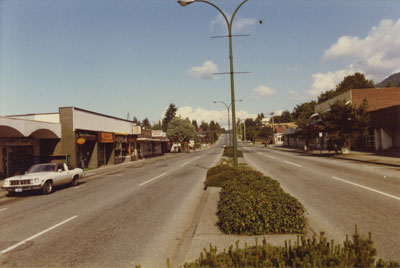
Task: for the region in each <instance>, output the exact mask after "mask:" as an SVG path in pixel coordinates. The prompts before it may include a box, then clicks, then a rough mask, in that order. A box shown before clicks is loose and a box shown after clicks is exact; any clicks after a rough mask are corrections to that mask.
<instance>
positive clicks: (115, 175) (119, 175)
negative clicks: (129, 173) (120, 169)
mask: <svg viewBox="0 0 400 268" xmlns="http://www.w3.org/2000/svg"><path fill="white" fill-rule="evenodd" d="M122 175H124V174H112V176H113V177H121V176H122Z"/></svg>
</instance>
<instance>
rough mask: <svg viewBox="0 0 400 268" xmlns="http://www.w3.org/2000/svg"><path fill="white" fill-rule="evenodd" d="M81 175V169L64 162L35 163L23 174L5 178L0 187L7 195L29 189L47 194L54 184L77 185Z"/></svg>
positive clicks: (82, 174)
mask: <svg viewBox="0 0 400 268" xmlns="http://www.w3.org/2000/svg"><path fill="white" fill-rule="evenodd" d="M83 176H84V173H83V170H82V169H80V168H73V167H72V166H71V165H69V164H66V163H46V164H37V165H33V166H32V167H31V168H30V169H29V170H28V171H27V172H26V173H25V174H24V175H18V176H14V177H10V178H7V179H5V180H4V182H3V186H2V187H1V188H2V189H5V190H7V191H8V193H9V195H12V193H18V192H22V191H30V190H41V191H42V193H43V194H49V193H51V192H52V191H53V187H54V186H60V185H66V184H70V185H71V186H76V185H78V184H79V179H81V178H83Z"/></svg>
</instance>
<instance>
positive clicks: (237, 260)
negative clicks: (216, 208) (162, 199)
mask: <svg viewBox="0 0 400 268" xmlns="http://www.w3.org/2000/svg"><path fill="white" fill-rule="evenodd" d="M238 245H239V241H238V242H237V243H236V248H235V249H233V246H231V247H230V248H229V250H228V251H226V250H224V251H223V252H221V253H217V248H216V247H213V246H212V245H210V249H209V250H208V251H207V250H206V249H204V253H201V254H200V258H199V259H197V260H196V261H195V262H193V263H185V265H184V267H185V268H195V267H196V268H197V267H202V268H203V267H204V268H206V267H220V268H228V267H254V268H255V267H258V268H263V267H399V265H400V264H399V263H398V262H396V261H383V260H379V261H378V262H377V263H376V264H375V256H376V249H375V247H374V243H373V241H372V239H371V235H370V236H369V238H365V237H363V236H361V235H359V234H358V232H357V228H356V232H355V234H354V235H353V240H352V241H350V240H348V239H346V241H345V242H344V243H343V245H335V243H334V241H333V240H331V241H330V242H328V240H327V238H326V237H325V236H324V233H321V235H320V237H319V239H317V238H316V237H315V236H314V237H313V238H312V239H306V238H305V237H304V236H301V237H300V236H298V238H297V241H296V242H294V245H293V246H292V243H291V241H289V243H287V242H285V246H284V247H283V246H271V245H269V244H267V243H266V241H265V239H264V241H263V243H262V245H258V243H257V240H256V246H254V247H250V248H248V247H247V244H246V247H245V248H244V249H241V248H239V246H238Z"/></svg>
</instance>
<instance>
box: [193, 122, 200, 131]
mask: <svg viewBox="0 0 400 268" xmlns="http://www.w3.org/2000/svg"><path fill="white" fill-rule="evenodd" d="M192 125H193V126H194V128H195V129H196V132H197V131H199V127H198V126H197V121H196V120H192Z"/></svg>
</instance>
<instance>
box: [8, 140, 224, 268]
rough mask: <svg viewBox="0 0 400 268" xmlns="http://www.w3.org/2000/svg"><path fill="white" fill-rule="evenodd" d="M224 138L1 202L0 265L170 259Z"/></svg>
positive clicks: (161, 262) (148, 263)
mask: <svg viewBox="0 0 400 268" xmlns="http://www.w3.org/2000/svg"><path fill="white" fill-rule="evenodd" d="M221 154H222V149H221V146H218V147H215V148H213V149H208V150H204V151H200V152H195V153H190V154H182V155H181V156H178V157H173V158H168V159H167V160H164V161H161V160H156V159H152V160H146V161H143V162H141V163H139V164H138V165H135V166H134V167H131V168H122V167H121V169H119V170H117V171H114V172H113V173H111V174H106V175H100V176H97V177H96V178H94V179H90V180H88V181H86V182H83V183H81V184H80V185H79V186H78V187H71V188H64V189H58V190H57V191H55V192H54V193H52V194H50V195H35V194H27V195H23V196H20V197H17V198H16V199H15V200H13V201H12V202H8V203H3V204H0V267H85V268H86V267H134V266H135V265H139V264H140V265H141V266H142V267H166V260H167V258H173V257H174V255H175V254H176V253H177V250H178V248H179V246H180V243H181V240H182V238H183V237H184V232H185V230H186V229H187V228H188V227H189V226H190V223H191V220H192V219H193V216H194V212H195V211H196V207H197V205H198V203H199V200H200V199H201V196H202V193H203V183H204V180H205V176H206V172H207V169H208V168H210V167H212V166H214V165H215V164H216V162H217V161H219V159H220V156H221Z"/></svg>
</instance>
